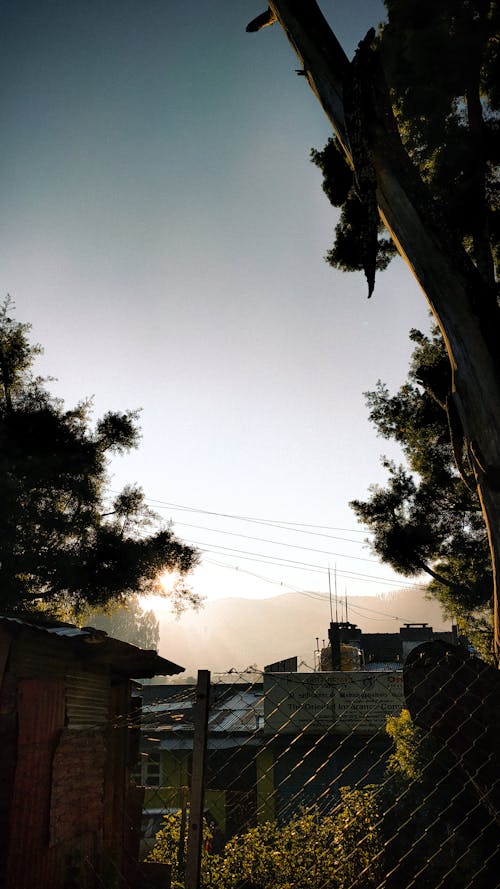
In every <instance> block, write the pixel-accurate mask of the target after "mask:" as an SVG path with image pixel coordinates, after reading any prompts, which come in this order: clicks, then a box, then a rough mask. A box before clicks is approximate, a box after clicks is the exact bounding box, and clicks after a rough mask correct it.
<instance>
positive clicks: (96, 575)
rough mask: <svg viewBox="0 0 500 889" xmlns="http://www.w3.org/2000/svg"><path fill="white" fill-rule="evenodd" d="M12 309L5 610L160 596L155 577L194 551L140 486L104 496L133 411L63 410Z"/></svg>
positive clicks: (7, 307) (1, 435)
mask: <svg viewBox="0 0 500 889" xmlns="http://www.w3.org/2000/svg"><path fill="white" fill-rule="evenodd" d="M12 312H13V304H12V301H11V299H10V298H7V299H6V300H5V301H4V302H3V304H2V306H1V308H0V606H1V608H2V609H3V610H7V609H12V610H27V609H28V610H29V609H31V608H34V607H37V606H44V607H45V608H47V607H48V608H50V609H54V610H58V609H59V610H61V609H62V610H63V611H65V613H68V610H69V612H73V613H75V612H78V611H79V610H81V609H84V608H87V607H101V606H103V605H106V604H109V603H115V604H118V603H120V602H123V601H124V600H126V598H127V597H128V596H130V595H132V594H135V593H151V592H155V593H157V594H158V593H161V587H160V586H159V584H158V576H159V574H160V573H161V572H162V571H165V570H172V571H176V572H179V574H180V575H181V576H182V577H184V576H185V575H186V574H187V573H188V572H189V571H190V569H191V568H193V567H194V565H195V564H196V560H197V555H196V553H195V551H194V550H193V549H192V548H191V547H189V546H186V545H185V544H184V543H182V542H181V541H180V540H178V539H177V538H176V537H175V535H174V534H173V532H172V530H171V529H170V528H169V527H161V526H160V525H159V523H158V520H157V517H156V516H155V515H154V513H152V512H151V510H149V509H148V507H147V505H146V503H145V499H144V495H143V493H142V491H141V490H140V489H139V488H137V487H135V486H129V487H126V488H125V489H124V490H123V491H122V492H121V493H119V494H118V495H116V496H115V497H114V499H112V501H111V503H110V502H109V499H108V493H107V481H108V478H107V471H108V466H109V459H110V457H111V456H113V455H116V454H120V453H124V452H127V451H128V450H130V449H131V448H134V447H136V446H137V443H138V439H139V430H138V426H137V413H136V412H133V411H126V412H123V413H118V412H116V413H115V412H109V413H107V414H106V415H105V416H104V417H102V418H101V419H100V420H98V421H97V423H95V425H94V426H92V423H91V404H90V403H89V402H85V401H83V402H81V403H80V404H78V405H76V407H74V408H71V409H66V408H65V406H64V404H63V403H62V401H61V400H59V399H57V398H54V397H53V396H52V395H51V394H50V393H49V392H48V391H47V388H46V381H44V380H42V379H40V378H37V377H34V376H33V374H32V368H33V362H34V359H35V357H36V355H37V354H39V353H40V351H41V349H40V346H38V345H36V346H33V345H31V344H30V341H29V330H30V325H28V324H21V323H19V322H17V321H16V320H15V319H14V318H13V317H12ZM186 594H189V591H188V590H187V589H186ZM191 595H192V594H191Z"/></svg>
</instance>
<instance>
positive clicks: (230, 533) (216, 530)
mask: <svg viewBox="0 0 500 889" xmlns="http://www.w3.org/2000/svg"><path fill="white" fill-rule="evenodd" d="M174 524H175V525H182V527H184V528H194V529H196V530H197V531H210V532H211V533H213V534H225V535H227V536H229V537H242V538H244V539H245V540H255V541H258V542H259V543H270V544H272V545H275V546H286V547H288V549H301V550H305V551H307V552H311V553H320V554H322V555H325V556H343V557H344V558H348V559H356V561H358V562H377V559H368V558H362V557H361V556H347V555H345V554H344V553H332V552H330V550H326V549H316V548H315V547H311V546H300V544H299V545H297V544H295V543H283V542H282V541H281V540H270V539H269V538H267V537H252V536H251V535H250V534H240V533H238V532H237V531H223V530H222V529H219V528H207V527H206V526H204V525H190V524H188V523H187V522H177V521H175V522H174ZM330 539H332V540H344V541H345V542H346V543H355V544H359V541H358V540H348V539H347V538H345V537H332V538H330Z"/></svg>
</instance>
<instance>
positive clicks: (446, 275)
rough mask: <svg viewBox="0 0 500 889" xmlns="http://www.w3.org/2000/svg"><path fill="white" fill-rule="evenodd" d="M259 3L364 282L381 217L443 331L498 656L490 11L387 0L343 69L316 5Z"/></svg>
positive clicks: (498, 398)
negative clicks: (269, 18) (344, 175)
mask: <svg viewBox="0 0 500 889" xmlns="http://www.w3.org/2000/svg"><path fill="white" fill-rule="evenodd" d="M270 8H271V11H272V13H273V14H274V16H275V17H276V20H277V21H278V22H279V24H280V25H281V26H282V28H283V30H284V32H285V34H286V36H287V38H288V39H289V41H290V43H291V46H292V48H293V49H294V51H295V52H296V54H297V56H298V58H299V61H300V65H301V69H302V70H303V72H304V74H305V76H306V78H307V80H308V82H309V84H310V86H311V88H312V89H313V91H314V92H315V94H316V96H317V98H318V99H319V101H320V103H321V105H322V107H323V109H324V110H325V112H326V114H327V116H328V118H329V120H330V122H331V124H332V126H333V128H334V131H335V135H336V139H337V142H338V145H339V146H340V148H341V151H342V153H343V154H344V155H345V157H346V158H347V161H348V163H349V166H350V168H351V169H352V170H353V171H354V177H355V179H354V181H355V186H356V190H357V193H358V196H359V198H360V200H361V203H362V204H363V205H364V206H363V214H362V217H363V218H362V223H361V225H360V232H361V234H360V238H359V254H360V256H361V264H362V267H363V268H364V269H365V273H366V275H367V278H368V282H369V290H370V291H371V290H372V288H373V280H374V274H375V268H376V264H377V260H378V259H379V246H378V217H377V212H378V215H379V216H380V219H381V220H382V222H383V223H384V224H385V226H386V228H387V230H388V232H389V234H390V236H391V238H392V240H393V242H394V244H395V245H396V247H397V249H398V252H399V253H400V254H401V256H402V257H403V258H404V259H405V261H406V262H407V263H408V265H409V266H410V268H411V270H412V272H413V273H414V275H415V277H416V278H417V280H418V281H419V283H420V285H421V287H422V290H423V292H424V294H425V296H426V298H427V300H428V303H429V305H430V308H431V311H432V313H433V315H434V318H435V321H436V323H437V325H438V327H439V329H440V331H441V334H442V335H443V339H444V342H445V346H446V351H447V355H448V359H449V362H450V367H451V392H450V402H451V403H452V404H453V409H454V412H455V414H456V417H457V418H458V419H459V421H460V424H461V426H462V429H463V434H464V437H465V440H466V442H467V447H468V450H469V454H470V459H471V465H472V467H473V475H474V482H475V484H476V486H477V490H478V495H479V499H480V503H481V508H482V512H483V516H484V520H485V524H486V528H487V533H488V540H489V547H490V554H491V560H492V570H493V582H494V605H495V648H496V652H497V654H499V653H500V624H499V598H500V356H499V350H498V341H499V332H500V311H499V307H498V302H497V292H496V287H495V282H494V274H493V268H494V261H495V259H496V258H497V256H498V250H497V247H498V222H497V220H498V197H497V193H496V178H495V176H494V173H491V172H490V168H491V161H492V159H493V158H495V157H497V156H498V111H499V92H498V80H497V81H496V83H495V78H494V76H493V75H494V72H495V71H498V63H499V56H500V53H499V46H498V41H497V34H498V31H499V11H498V8H497V7H496V6H495V5H494V4H490V3H489V2H487V0H441V2H440V3H438V4H434V3H430V2H427V0H426V2H418V3H417V0H415V2H413V0H412V2H401V0H389V2H388V3H387V8H388V12H389V22H388V25H387V26H386V28H385V29H384V31H383V32H382V36H381V37H379V38H378V39H376V36H375V32H374V31H373V30H372V31H370V32H369V33H368V35H367V36H366V38H365V39H364V40H363V41H361V43H360V44H359V47H358V51H357V53H356V55H355V57H354V60H353V62H352V63H349V61H348V59H347V57H346V55H345V53H344V52H343V50H342V48H341V46H340V44H339V43H338V41H337V39H336V37H335V35H334V34H333V32H332V31H331V29H330V28H329V26H328V24H327V22H326V21H325V19H324V17H323V16H322V14H321V12H320V10H319V8H318V6H317V5H316V3H315V2H314V0H311V2H310V3H308V4H304V3H302V2H300V0H271V2H270ZM423 28H428V33H427V35H425V34H423V32H422V29H423ZM434 37H435V39H434ZM427 38H431V39H430V43H428V42H427ZM428 46H430V50H429V52H430V58H431V60H432V64H433V66H434V67H433V69H432V70H431V68H430V67H429V65H430V59H429V55H428V52H427V47H428ZM464 53H465V54H466V56H467V58H466V61H464V62H463V63H462V54H464ZM458 56H460V59H461V61H460V64H459V65H457V64H456V60H457V57H458ZM396 60H397V64H396V63H395V61H396ZM400 63H401V64H400ZM384 69H385V70H384ZM417 70H418V71H419V72H420V73H419V76H418V78H417V76H416V73H415V72H416V71H417ZM399 71H401V75H400V76H399V75H398V72H399ZM436 71H437V72H438V75H437V76H436ZM453 72H455V74H454V76H452V74H453ZM433 75H434V76H433ZM398 78H399V79H398ZM388 82H389V86H388ZM441 83H443V93H444V97H443V100H442V101H440V102H439V103H437V102H435V101H434V97H435V91H434V90H433V88H434V87H437V85H438V84H441ZM418 107H419V108H420V113H419V114H418V113H417V111H416V109H417V108H418ZM405 115H408V117H405ZM427 121H428V122H430V123H431V124H432V126H427V124H426V122H427ZM431 131H432V132H431ZM433 133H434V135H432V134H433ZM445 136H446V138H445ZM463 146H465V148H463ZM441 149H442V150H441ZM457 175H458V179H457ZM453 177H455V178H453ZM461 189H462V191H463V195H464V200H463V202H461V201H460V200H459V199H458V191H459V190H461ZM453 194H455V195H456V198H457V200H456V203H457V205H460V206H463V208H464V212H463V213H462V217H465V222H463V221H462V224H461V223H460V220H459V218H458V214H457V215H455V214H454V213H453V212H451V213H450V212H449V210H448V202H447V201H448V196H450V195H453ZM358 265H359V261H358Z"/></svg>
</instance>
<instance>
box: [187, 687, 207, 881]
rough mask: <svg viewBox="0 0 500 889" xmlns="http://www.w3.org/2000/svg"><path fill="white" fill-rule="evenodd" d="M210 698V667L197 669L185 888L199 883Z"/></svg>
mask: <svg viewBox="0 0 500 889" xmlns="http://www.w3.org/2000/svg"><path fill="white" fill-rule="evenodd" d="M209 699H210V671H209V670H198V684H197V687H196V704H195V710H194V720H195V723H194V738H193V770H192V777H191V807H190V812H189V827H188V844H187V861H186V884H185V887H186V889H199V886H200V868H201V847H202V841H203V803H204V796H205V762H206V752H207V727H208V709H209Z"/></svg>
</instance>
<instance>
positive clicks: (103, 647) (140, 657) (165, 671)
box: [0, 615, 184, 679]
mask: <svg viewBox="0 0 500 889" xmlns="http://www.w3.org/2000/svg"><path fill="white" fill-rule="evenodd" d="M0 626H3V627H4V628H5V629H6V630H7V632H9V633H12V635H13V636H17V635H19V634H21V633H28V634H32V637H31V638H32V639H36V638H38V639H39V640H40V639H43V638H44V637H45V638H47V636H49V637H50V639H51V643H52V645H51V648H52V649H54V648H57V647H58V645H59V643H60V645H61V646H63V647H64V646H66V650H67V647H68V646H69V647H70V649H71V650H72V651H73V653H77V654H78V657H81V658H82V660H83V662H84V663H85V665H90V666H101V667H102V666H105V667H108V668H109V669H111V671H112V672H113V673H114V674H119V675H122V676H126V677H128V678H140V679H142V678H147V677H151V676H172V675H174V674H177V673H183V672H184V667H181V666H179V664H174V663H173V662H172V661H169V660H167V659H166V658H163V657H160V655H159V654H158V652H156V651H148V650H146V649H143V648H138V647H137V646H136V645H130V644H129V643H128V642H122V641H120V640H119V639H114V638H113V637H112V636H108V634H107V633H105V632H104V631H103V630H95V629H94V628H93V627H83V628H82V629H80V628H79V627H75V626H73V625H71V624H62V625H61V624H59V623H58V622H54V625H51V623H50V622H47V621H46V619H44V618H43V617H42V618H41V620H40V623H38V622H37V621H36V619H33V620H31V619H29V620H24V619H22V618H20V617H14V616H10V615H9V616H7V615H0ZM23 647H24V646H23ZM27 647H28V646H27ZM48 654H49V652H48V650H47V655H48Z"/></svg>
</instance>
